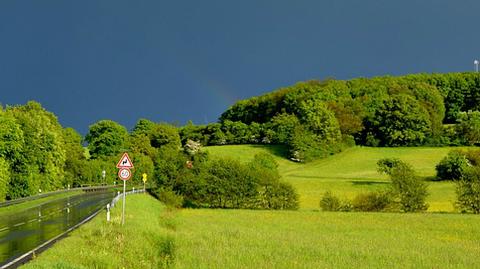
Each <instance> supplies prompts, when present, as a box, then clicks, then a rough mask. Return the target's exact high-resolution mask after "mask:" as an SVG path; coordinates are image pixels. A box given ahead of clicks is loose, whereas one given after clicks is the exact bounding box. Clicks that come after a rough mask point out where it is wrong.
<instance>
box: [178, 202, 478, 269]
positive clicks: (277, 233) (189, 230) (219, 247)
mask: <svg viewBox="0 0 480 269" xmlns="http://www.w3.org/2000/svg"><path fill="white" fill-rule="evenodd" d="M479 221H480V217H479V216H474V215H456V214H398V213H397V214H394V213H335V212H306V211H291V212H288V211H287V212H285V211H283V212H282V211H248V210H183V211H181V213H180V217H179V225H178V228H177V237H176V238H177V250H178V252H177V255H176V257H177V261H176V265H177V268H219V269H220V268H480V263H479V262H478V253H480V226H479V225H478V223H479Z"/></svg>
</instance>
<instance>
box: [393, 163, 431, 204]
mask: <svg viewBox="0 0 480 269" xmlns="http://www.w3.org/2000/svg"><path fill="white" fill-rule="evenodd" d="M390 179H391V181H392V190H393V193H394V194H395V195H396V196H397V197H398V199H399V203H400V208H401V210H402V211H403V212H417V211H424V210H426V209H427V208H428V205H427V204H426V203H425V199H426V197H427V195H428V193H427V185H426V184H425V182H424V181H423V180H421V179H420V178H419V177H417V176H416V175H415V171H414V170H413V169H412V167H411V166H410V165H408V164H406V163H403V162H400V163H398V164H397V165H396V166H394V167H393V169H392V170H391V173H390Z"/></svg>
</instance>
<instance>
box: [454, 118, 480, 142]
mask: <svg viewBox="0 0 480 269" xmlns="http://www.w3.org/2000/svg"><path fill="white" fill-rule="evenodd" d="M457 133H458V134H459V135H460V137H463V139H464V143H465V144H467V145H476V144H479V143H480V111H468V112H460V113H459V114H458V125H457Z"/></svg>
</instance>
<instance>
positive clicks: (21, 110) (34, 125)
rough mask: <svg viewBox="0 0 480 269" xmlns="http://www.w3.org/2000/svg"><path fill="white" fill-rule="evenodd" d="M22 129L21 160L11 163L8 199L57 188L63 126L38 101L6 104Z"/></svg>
mask: <svg viewBox="0 0 480 269" xmlns="http://www.w3.org/2000/svg"><path fill="white" fill-rule="evenodd" d="M6 113H9V114H10V115H12V116H13V117H14V118H15V120H16V122H17V124H18V125H19V126H20V128H21V130H22V132H23V139H24V144H23V145H24V146H23V148H22V151H21V152H22V153H21V155H22V160H21V161H20V162H19V163H15V164H14V165H13V166H12V170H11V172H12V173H13V175H12V180H11V181H10V187H9V188H11V190H10V191H9V196H10V198H12V199H13V198H17V197H20V196H25V195H31V194H36V193H38V191H39V189H42V190H43V191H49V190H55V189H57V188H61V187H63V186H62V183H63V182H62V179H63V177H64V165H65V160H66V153H65V142H64V138H63V129H62V127H61V125H60V124H59V123H58V120H57V118H56V116H55V115H54V114H52V113H50V112H48V111H46V110H45V109H44V108H43V107H42V106H41V105H40V104H39V103H37V102H33V101H30V102H28V103H27V104H26V105H23V106H13V107H8V108H7V110H6Z"/></svg>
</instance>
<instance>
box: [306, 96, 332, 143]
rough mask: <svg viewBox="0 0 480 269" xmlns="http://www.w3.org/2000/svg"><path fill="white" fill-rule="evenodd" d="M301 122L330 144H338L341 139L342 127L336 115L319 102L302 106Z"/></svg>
mask: <svg viewBox="0 0 480 269" xmlns="http://www.w3.org/2000/svg"><path fill="white" fill-rule="evenodd" d="M299 109H300V114H301V115H302V116H301V117H300V121H301V122H302V123H303V124H304V125H305V126H307V128H308V129H309V130H310V131H311V132H313V134H315V135H316V136H318V139H319V140H322V141H325V142H326V143H328V144H333V143H336V142H337V141H339V140H340V138H341V133H340V126H339V124H338V121H337V119H336V118H335V114H334V113H333V112H332V111H330V110H329V109H328V108H327V106H326V105H325V104H324V103H322V102H320V101H319V100H315V99H314V100H307V101H304V102H302V103H301V104H300V107H299Z"/></svg>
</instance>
